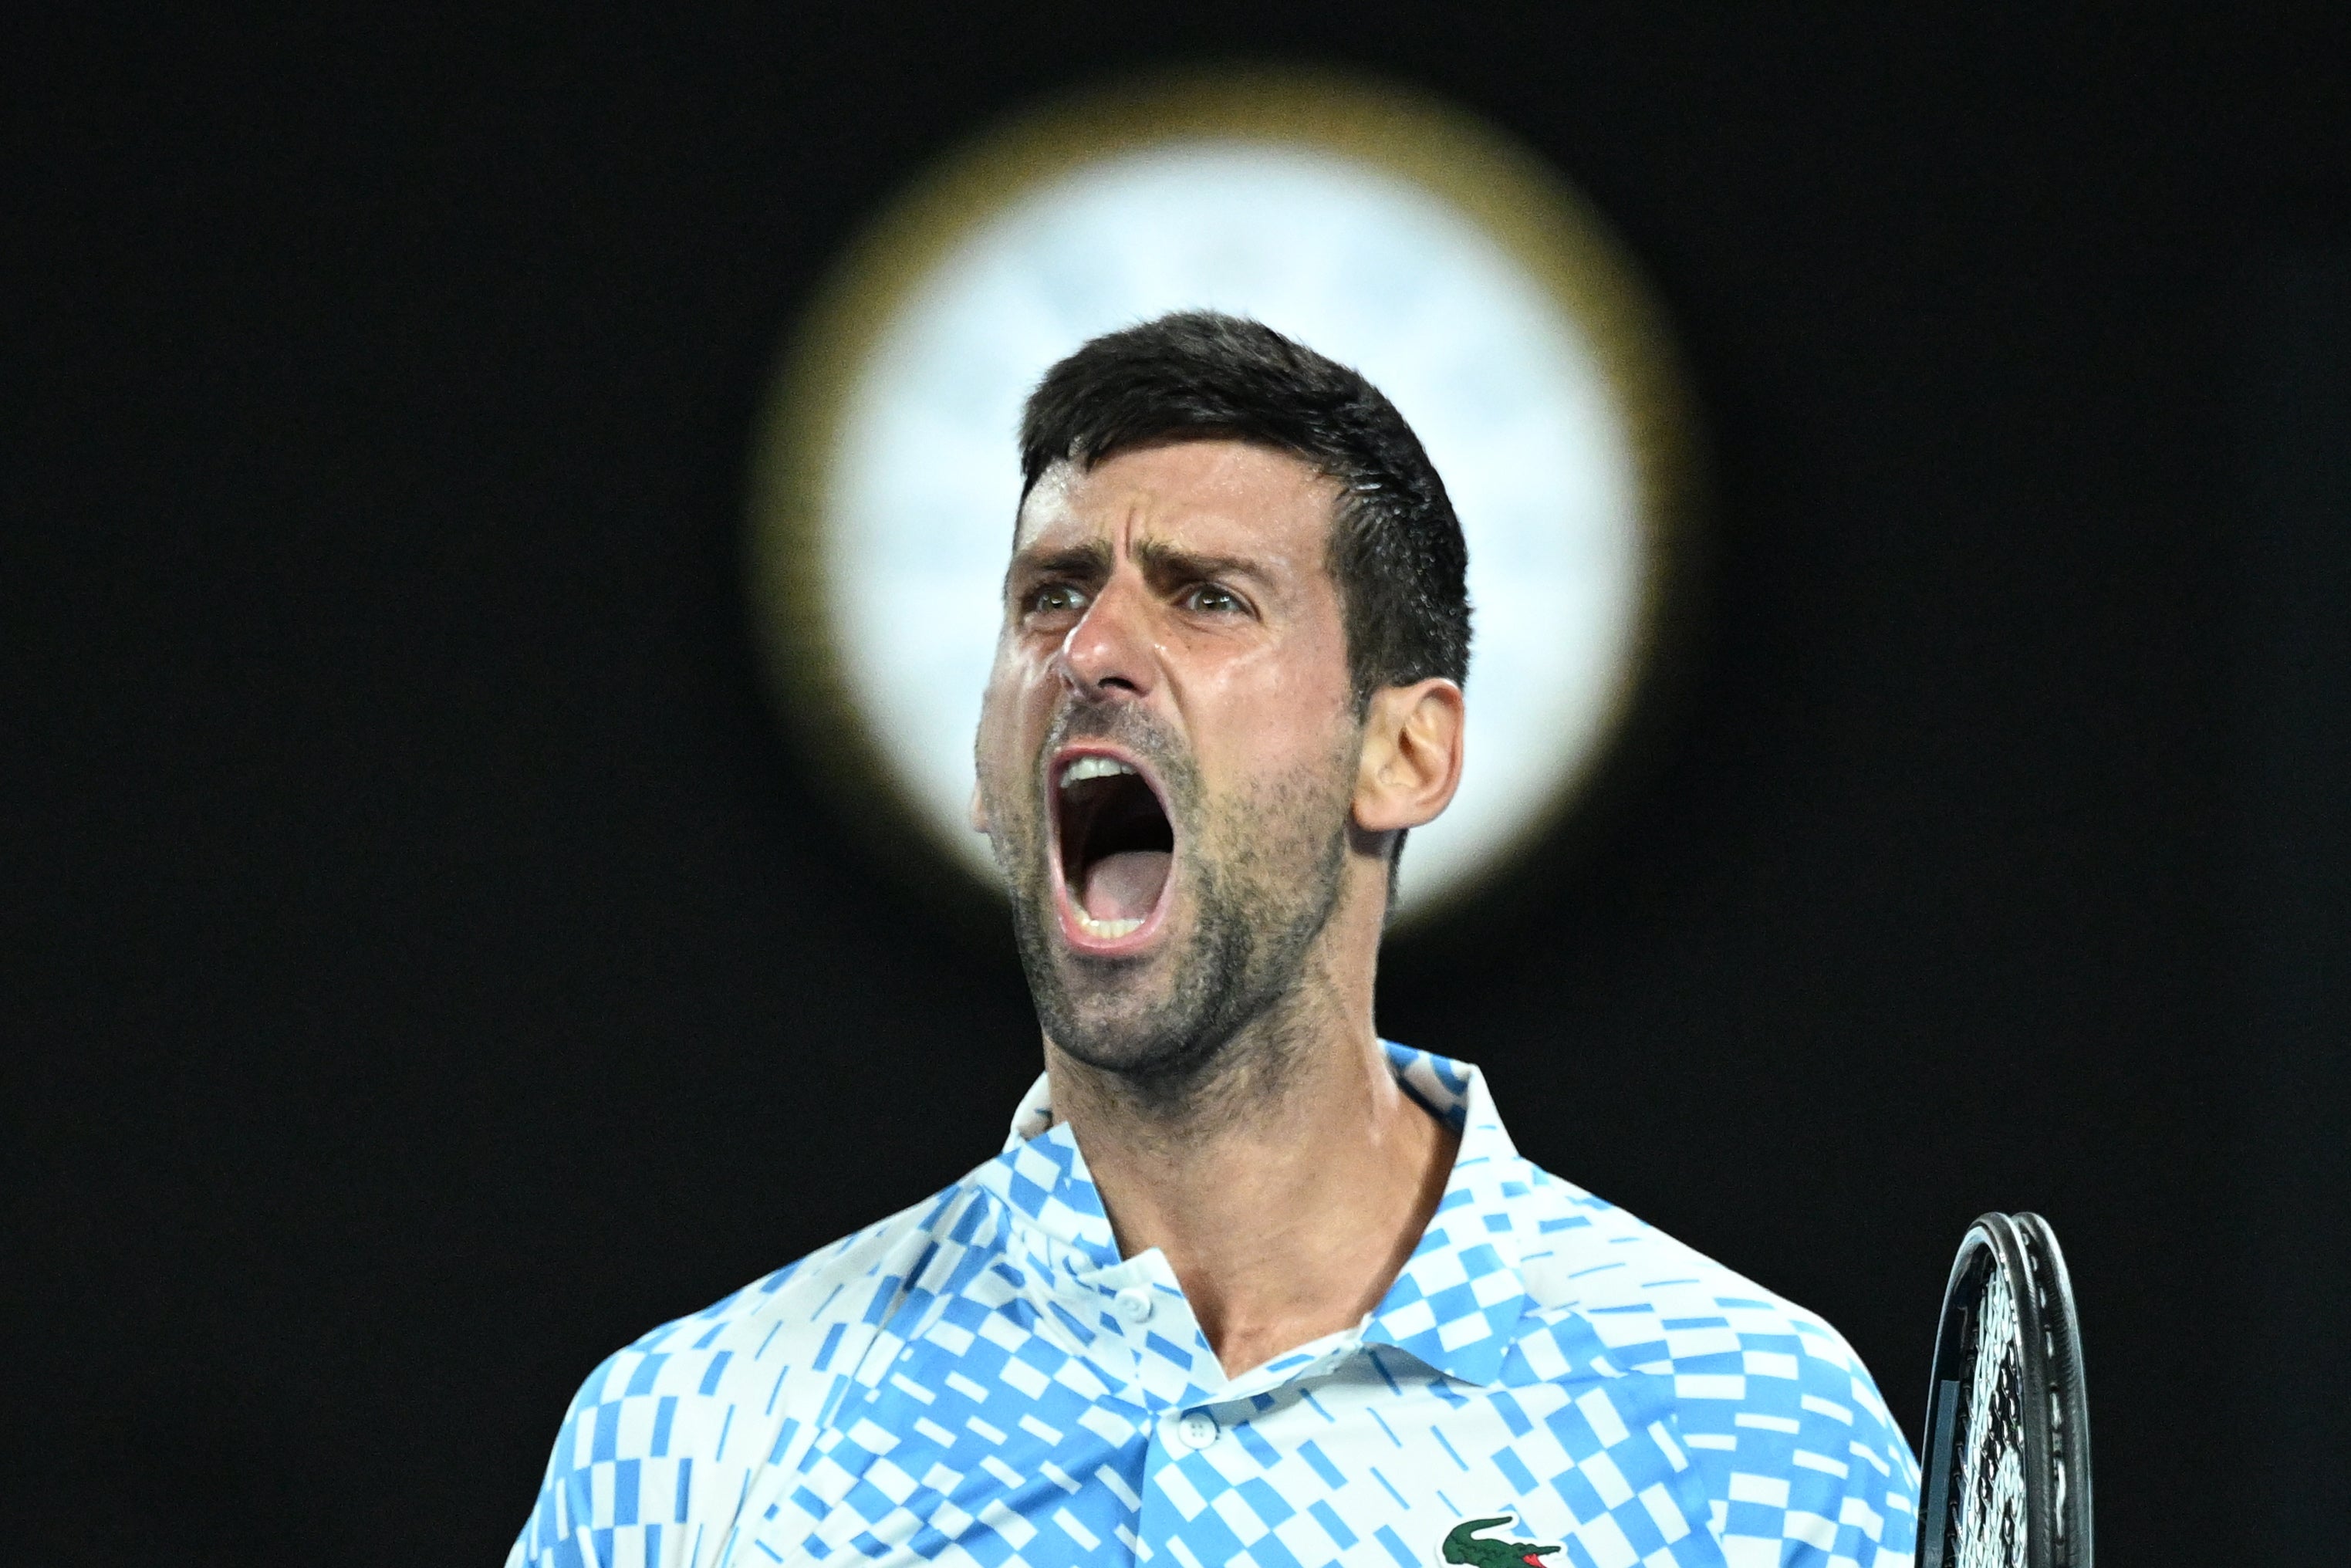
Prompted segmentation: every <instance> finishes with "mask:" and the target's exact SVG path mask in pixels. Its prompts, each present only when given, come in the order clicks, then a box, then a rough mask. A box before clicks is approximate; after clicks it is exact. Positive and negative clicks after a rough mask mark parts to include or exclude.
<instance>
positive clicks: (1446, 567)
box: [1020, 310, 1469, 709]
mask: <svg viewBox="0 0 2351 1568" xmlns="http://www.w3.org/2000/svg"><path fill="white" fill-rule="evenodd" d="M1189 436H1199V437H1216V436H1223V437H1228V438H1231V439H1234V440H1238V441H1247V442H1252V443H1255V444H1259V445H1261V446H1270V447H1272V448H1275V449H1276V450H1279V451H1282V452H1287V453H1289V454H1290V455H1293V456H1296V457H1299V458H1301V459H1303V460H1304V461H1306V462H1307V463H1309V464H1311V465H1313V466H1314V467H1315V468H1317V469H1318V470H1320V471H1321V472H1322V474H1323V475H1324V476H1326V477H1328V478H1330V479H1332V480H1335V481H1336V482H1337V483H1338V485H1339V486H1340V500H1339V505H1338V507H1337V512H1336V515H1335V516H1334V517H1332V529H1331V543H1330V548H1329V554H1328V557H1327V559H1328V561H1329V565H1330V569H1331V576H1332V580H1333V581H1335V582H1336V583H1337V584H1338V587H1339V598H1340V603H1341V605H1342V606H1343V613H1344V616H1345V626H1346V633H1347V674H1348V678H1349V680H1350V681H1351V682H1352V684H1353V687H1354V695H1355V702H1356V706H1357V707H1358V708H1359V709H1360V708H1361V707H1362V706H1363V705H1364V704H1365V703H1367V702H1369V701H1370V700H1371V695H1372V694H1373V693H1374V692H1375V691H1377V690H1378V689H1380V688H1381V687H1383V686H1401V685H1411V684H1412V683H1413V682H1415V681H1420V680H1426V679H1427V678H1429V677H1430V676H1432V675H1442V676H1444V677H1446V678H1447V679H1448V680H1452V681H1456V682H1458V681H1461V680H1464V679H1465V678H1466V677H1467V676H1468V673H1469V593H1468V582H1467V580H1466V579H1467V575H1468V566H1469V550H1468V546H1467V545H1465V544H1464V543H1463V542H1462V538H1461V524H1460V522H1459V520H1458V518H1456V517H1454V515H1453V503H1452V501H1451V500H1450V499H1449V498H1448V497H1447V496H1446V494H1445V481H1444V480H1442V479H1440V478H1438V477H1437V469H1436V468H1435V466H1433V465H1431V464H1430V463H1429V461H1428V454H1427V453H1426V452H1425V451H1423V450H1422V449H1421V444H1420V438H1419V437H1418V436H1416V435H1415V434H1413V433H1412V426H1410V425H1408V424H1406V423H1405V422H1404V416H1403V415H1402V414H1400V413H1397V412H1396V410H1395V404H1394V403H1392V402H1388V400H1387V399H1386V398H1385V397H1384V396H1383V395H1381V392H1380V390H1379V389H1378V388H1377V387H1375V386H1374V385H1372V383H1371V382H1368V381H1365V380H1364V378H1363V376H1362V375H1361V374H1359V373H1358V372H1356V371H1352V370H1350V369H1348V368H1347V367H1346V366H1344V365H1343V364H1340V363H1338V362H1337V361H1334V360H1330V359H1326V358H1324V357H1323V356H1322V355H1321V354H1318V353H1316V352H1315V351H1314V350H1311V349H1310V348H1308V347H1306V346H1305V345H1304V344H1303V343H1299V342H1294V341H1292V340H1290V339H1288V338H1285V337H1283V336H1282V335H1281V334H1280V333H1279V332H1277V331H1275V330H1274V329H1272V328H1270V327H1268V326H1266V325H1264V324H1263V323H1262V322H1259V321H1251V320H1248V319H1243V318H1241V317H1238V316H1226V315H1220V314H1218V313H1217V312H1216V311H1212V310H1180V311H1176V312H1175V313H1174V314H1172V315H1166V316H1162V317H1160V318H1159V319H1156V320H1153V321H1145V322H1144V323H1143V324H1142V325H1140V326H1135V327H1129V328H1126V329H1123V330H1122V331H1117V332H1107V333H1104V334H1103V335H1102V336H1101V337H1099V338H1096V339H1094V340H1092V342H1089V343H1087V344H1086V345H1085V346H1084V347H1082V348H1081V349H1079V350H1077V351H1076V352H1075V353H1073V354H1071V356H1070V357H1069V358H1067V359H1065V360H1063V361H1061V363H1059V364H1057V365H1055V366H1054V367H1053V368H1052V369H1051V370H1050V371H1046V372H1045V377H1044V380H1042V381H1040V382H1038V383H1037V390H1036V391H1035V392H1031V393H1029V405H1028V408H1027V410H1026V411H1025V412H1024V413H1023V414H1022V416H1021V420H1020V478H1021V485H1020V495H1021V498H1022V499H1023V500H1024V501H1025V500H1026V499H1027V498H1028V496H1029V491H1030V490H1032V489H1034V488H1035V487H1036V485H1037V481H1038V480H1039V479H1040V478H1042V477H1044V475H1045V471H1046V470H1047V469H1049V468H1050V467H1052V466H1053V465H1054V464H1056V463H1063V462H1067V463H1073V464H1075V465H1078V466H1080V467H1081V468H1083V467H1091V466H1092V465H1094V464H1096V463H1100V462H1101V461H1102V460H1103V459H1104V458H1106V457H1110V456H1113V455H1116V454H1117V453H1120V452H1123V451H1125V450H1128V449H1129V448H1132V447H1136V446H1142V445H1145V444H1150V443H1153V442H1158V441H1165V440H1168V439H1171V438H1175V439H1182V438H1185V437H1189Z"/></svg>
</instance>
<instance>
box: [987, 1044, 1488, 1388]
mask: <svg viewBox="0 0 2351 1568" xmlns="http://www.w3.org/2000/svg"><path fill="white" fill-rule="evenodd" d="M1381 1046H1382V1049H1383V1050H1384V1051H1386V1052H1387V1058H1388V1065H1389V1067H1390V1069H1391V1070H1392V1071H1394V1072H1395V1075H1396V1082H1398V1083H1399V1084H1400V1085H1401V1086H1402V1087H1403V1089H1404V1091H1405V1092H1406V1093H1408V1094H1410V1095H1411V1096H1412V1097H1413V1098H1414V1099H1415V1100H1416V1101H1418V1102H1419V1103H1421V1104H1422V1105H1424V1106H1425V1107H1426V1108H1427V1110H1428V1111H1429V1112H1430V1113H1431V1114H1433V1115H1436V1116H1438V1117H1440V1118H1442V1119H1443V1120H1444V1121H1445V1122H1446V1123H1447V1124H1449V1125H1450V1126H1451V1127H1452V1128H1453V1129H1454V1130H1455V1131H1456V1132H1458V1133H1459V1134H1461V1146H1460V1149H1459V1151H1458V1153H1457V1154H1456V1155H1454V1159H1453V1170H1452V1173H1451V1175H1450V1176H1447V1180H1446V1184H1445V1195H1444V1197H1441V1198H1440V1199H1438V1201H1437V1212H1436V1214H1435V1215H1433V1216H1432V1217H1431V1218H1430V1219H1429V1222H1428V1228H1427V1229H1426V1231H1424V1232H1423V1233H1422V1235H1421V1239H1420V1245H1419V1246H1418V1247H1416V1248H1415V1249H1414V1250H1413V1254H1412V1256H1411V1258H1410V1259H1408V1260H1406V1261H1405V1266H1404V1269H1403V1270H1402V1271H1401V1272H1400V1273H1398V1274H1397V1276H1396V1281H1395V1284H1394V1285H1392V1286H1390V1287H1389V1288H1388V1292H1387V1294H1386V1295H1385V1296H1384V1298H1382V1300H1381V1301H1380V1304H1379V1306H1378V1307H1376V1308H1375V1309H1374V1310H1373V1312H1372V1314H1371V1316H1370V1317H1369V1318H1368V1319H1366V1320H1365V1321H1364V1329H1363V1343H1365V1344H1367V1345H1392V1346H1394V1347H1395V1348H1396V1349H1398V1350H1401V1351H1403V1352H1405V1353H1406V1354H1409V1355H1411V1356H1413V1357H1414V1358H1415V1359H1416V1360H1418V1361H1421V1362H1423V1363H1425V1364H1427V1365H1428V1366H1430V1367H1432V1368H1434V1369H1435V1370H1437V1371H1438V1372H1441V1373H1444V1374H1445V1375H1447V1376H1449V1377H1457V1378H1459V1379H1461V1380H1463V1381H1464V1382H1468V1383H1475V1384H1480V1385H1485V1384H1491V1383H1493V1382H1495V1381H1496V1380H1497V1379H1499V1376H1500V1375H1501V1370H1502V1361H1503V1358H1504V1357H1505V1356H1506V1355H1507V1354H1509V1353H1510V1345H1511V1343H1512V1342H1513V1341H1514V1340H1515V1339H1516V1338H1517V1331H1518V1324H1519V1320H1520V1318H1521V1317H1522V1316H1523V1315H1524V1314H1525V1312H1526V1311H1527V1308H1528V1306H1529V1305H1530V1299H1529V1297H1528V1294H1527V1291H1526V1288H1525V1285H1524V1283H1523V1281H1522V1279H1521V1274H1520V1266H1521V1262H1522V1260H1523V1256H1524V1249H1523V1246H1522V1239H1521V1237H1520V1234H1519V1230H1518V1223H1519V1221H1518V1217H1517V1214H1516V1211H1517V1210H1518V1209H1519V1208H1520V1207H1522V1205H1523V1200H1524V1199H1525V1198H1526V1197H1527V1195H1528V1193H1529V1191H1530V1188H1531V1173H1530V1172H1529V1170H1528V1168H1527V1166H1526V1164H1525V1162H1524V1161H1522V1160H1520V1157H1519V1152H1518V1148H1517V1146H1516V1145H1513V1144H1512V1143H1511V1142H1510V1133H1509V1132H1508V1131H1507V1130H1506V1129H1505V1128H1504V1127H1503V1125H1502V1119H1501V1117H1500V1116H1499V1114H1498V1113H1496V1111H1495V1109H1494V1103H1493V1099H1492V1096H1491V1095H1490V1094H1489V1092H1487V1088H1486V1080H1485V1075H1484V1074H1483V1073H1481V1072H1479V1071H1478V1069H1477V1068H1476V1067H1474V1066H1471V1065H1470V1064H1469V1063H1468V1062H1465V1061H1450V1060H1448V1059H1447V1058H1445V1057H1442V1056H1437V1055H1434V1054H1432V1053H1430V1052H1428V1051H1415V1050H1413V1049H1411V1048H1410V1047H1408V1046H1402V1045H1396V1044H1393V1043H1391V1042H1388V1041H1385V1040H1383V1041H1382V1042H1381ZM974 1175H975V1178H976V1179H977V1182H978V1183H979V1185H981V1186H985V1187H987V1188H988V1189H989V1190H991V1191H993V1192H994V1193H995V1194H996V1195H997V1196H998V1197H1000V1198H1001V1199H1003V1200H1004V1202H1005V1204H1006V1206H1007V1207H1008V1208H1010V1209H1011V1210H1012V1211H1013V1213H1014V1214H1015V1215H1017V1216H1019V1218H1020V1219H1022V1220H1025V1221H1026V1222H1027V1224H1026V1227H1025V1228H1029V1229H1030V1230H1033V1231H1034V1232H1036V1233H1038V1234H1036V1235H1034V1236H1032V1237H1031V1238H1030V1239H1031V1242H1032V1244H1034V1245H1036V1246H1037V1249H1038V1250H1039V1251H1040V1252H1041V1253H1044V1254H1047V1255H1052V1254H1061V1256H1063V1257H1065V1258H1068V1255H1069V1254H1070V1253H1075V1254H1076V1255H1077V1256H1076V1257H1074V1258H1068V1260H1069V1262H1070V1263H1071V1264H1076V1265H1080V1266H1085V1265H1091V1267H1092V1269H1097V1270H1098V1269H1106V1268H1110V1267H1112V1266H1113V1265H1115V1264H1116V1263H1117V1262H1118V1261H1119V1256H1118V1243H1117V1240H1116V1239H1115V1238H1114V1237H1113V1235H1112V1234H1111V1228H1110V1218H1109V1216H1108V1215H1107V1214H1105V1213H1104V1212H1103V1209H1102V1197H1101V1195H1100V1194H1099V1193H1098V1192H1096V1191H1095V1190H1094V1184H1093V1178H1092V1176H1091V1175H1090V1174H1089V1173H1088V1172H1087V1170H1086V1163H1085V1155H1083V1154H1081V1152H1080V1151H1079V1149H1078V1145H1077V1139H1076V1138H1075V1137H1074V1136H1073V1135H1072V1134H1071V1131H1070V1128H1069V1125H1068V1124H1066V1123H1063V1122H1060V1121H1057V1120H1055V1119H1054V1116H1053V1107H1052V1095H1051V1092H1050V1081H1049V1079H1048V1078H1046V1077H1045V1076H1044V1075H1042V1074H1040V1076H1039V1077H1038V1079H1037V1082H1036V1083H1035V1084H1034V1085H1032V1086H1031V1087H1030V1089H1029V1092H1028V1094H1027V1096H1026V1097H1025V1098H1023V1099H1022V1101H1021V1103H1020V1107H1019V1110H1018V1111H1017V1112H1016V1113H1014V1115H1013V1121H1012V1128H1011V1132H1010V1134H1009V1135H1008V1137H1007V1138H1006V1140H1005V1145H1004V1153H1003V1154H1002V1155H999V1156H998V1158H997V1159H995V1160H992V1161H990V1162H989V1163H988V1164H987V1165H986V1166H981V1167H980V1169H979V1170H978V1171H977V1172H976V1173H974Z"/></svg>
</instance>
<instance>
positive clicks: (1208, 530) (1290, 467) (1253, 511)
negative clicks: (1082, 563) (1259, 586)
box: [1013, 437, 1339, 561]
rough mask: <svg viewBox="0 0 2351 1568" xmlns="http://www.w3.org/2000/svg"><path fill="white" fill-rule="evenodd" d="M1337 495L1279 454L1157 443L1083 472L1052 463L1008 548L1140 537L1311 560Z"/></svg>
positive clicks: (1311, 471)
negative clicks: (1011, 544) (1010, 546)
mask: <svg viewBox="0 0 2351 1568" xmlns="http://www.w3.org/2000/svg"><path fill="white" fill-rule="evenodd" d="M1338 498H1339V486H1338V485H1337V484H1336V483H1335V482H1334V481H1332V480H1331V479H1328V478H1326V477H1324V476H1322V474H1321V473H1320V472H1319V471H1317V470H1316V469H1315V468H1314V467H1313V465H1311V464H1309V463H1307V462H1305V461H1304V460H1303V459H1301V458H1298V457H1293V456H1291V455H1290V454H1289V453H1286V452H1279V451H1276V450H1274V449H1273V448H1271V447H1267V446H1259V445H1257V444H1253V443H1250V442H1246V441H1233V440H1228V439H1225V438H1221V437H1219V438H1214V439H1205V440H1188V441H1171V442H1163V443H1158V444H1152V445H1148V446H1140V447H1134V448H1130V449H1129V450H1127V451H1124V452H1121V453H1118V454H1117V455H1113V456H1111V457H1107V458H1104V459H1103V460H1102V462H1100V463H1097V464H1095V465H1093V466H1092V467H1091V468H1080V467H1078V466H1077V465H1074V464H1070V463H1057V464H1055V465H1053V466H1052V467H1051V468H1050V469H1048V470H1047V471H1046V472H1045V474H1044V476H1043V477H1041V478H1040V479H1039V480H1038V481H1037V486H1036V487H1035V488H1034V489H1032V490H1030V491H1029V497H1028V499H1027V500H1025V501H1023V502H1022V503H1021V507H1020V521H1019V529H1018V531H1017V533H1016V534H1015V536H1014V539H1013V548H1014V549H1015V551H1016V552H1023V551H1027V550H1029V549H1050V548H1052V547H1054V546H1057V545H1066V544H1072V543H1077V542H1080V541H1082V540H1090V539H1106V540H1109V541H1111V542H1113V544H1124V543H1127V542H1130V541H1131V540H1133V539H1137V538H1142V539H1150V540H1153V541H1155V542H1158V543H1163V544H1170V545H1180V546H1183V547H1185V548H1186V549H1201V550H1214V551H1216V552H1217V553H1218V554H1225V555H1239V554H1248V555H1250V556H1277V557H1293V556H1294V557H1298V558H1300V559H1301V561H1302V560H1303V559H1304V558H1305V557H1306V555H1307V554H1308V553H1309V552H1311V555H1312V557H1313V559H1316V560H1318V561H1319V560H1320V559H1321V557H1322V549H1323V547H1324V545H1325V544H1326V543H1327V541H1328V538H1329V535H1330V529H1331V522H1332V517H1333V515H1334V514H1335V511H1336V508H1337V502H1338Z"/></svg>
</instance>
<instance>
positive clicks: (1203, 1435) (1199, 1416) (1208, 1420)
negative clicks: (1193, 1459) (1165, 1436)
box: [1175, 1410, 1217, 1448]
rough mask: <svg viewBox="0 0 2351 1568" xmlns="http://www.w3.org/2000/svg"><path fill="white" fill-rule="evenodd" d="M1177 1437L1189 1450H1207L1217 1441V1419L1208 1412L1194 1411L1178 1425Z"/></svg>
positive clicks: (1176, 1429) (1176, 1428)
mask: <svg viewBox="0 0 2351 1568" xmlns="http://www.w3.org/2000/svg"><path fill="white" fill-rule="evenodd" d="M1175 1436H1176V1437H1180V1438H1182V1439H1183V1441H1184V1446H1185V1447H1186V1448H1207V1446H1208V1445H1209V1444H1211V1443H1213V1442H1215V1441H1216V1440H1217V1418H1216V1417H1215V1416H1211V1415H1209V1414H1208V1413H1207V1411H1206V1410H1194V1411H1191V1412H1189V1413H1188V1414H1186V1416H1185V1417H1184V1418H1183V1419H1182V1420H1181V1421H1178V1422H1176V1423H1175Z"/></svg>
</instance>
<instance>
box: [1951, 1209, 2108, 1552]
mask: <svg viewBox="0 0 2351 1568" xmlns="http://www.w3.org/2000/svg"><path fill="white" fill-rule="evenodd" d="M2081 1366H2082V1356H2081V1340H2080V1335H2079V1332H2078V1329H2077V1328H2076V1326H2075V1322H2074V1301H2073V1291H2072V1288H2071V1285H2070V1282H2069V1281H2068V1280H2067V1277H2066V1274H2065V1265H2064V1254H2063V1253H2062V1252H2060V1251H2059V1250H2058V1249H2057V1239H2056V1236H2055V1234H2054V1233H2053V1232H2052V1231H2051V1230H2050V1228H2049V1226H2048V1223H2047V1222H2046V1221H2045V1220H2043V1219H2042V1218H2040V1217H2038V1216H2037V1215H2019V1216H2014V1217H2011V1216H2009V1215H2005V1214H1987V1215H1983V1216H1981V1217H1980V1218H1978V1219H1977V1220H1976V1222H1975V1223H1974V1224H1973V1225H1970V1227H1969V1228H1968V1233H1967V1235H1966V1236H1965V1237H1963V1238H1962V1239H1960V1242H1959V1255H1958V1257H1957V1258H1955V1259H1954V1260H1952V1264H1951V1275H1950V1279H1949V1282H1948V1283H1947V1284H1946V1285H1945V1287H1944V1291H1943V1314H1942V1321H1941V1322H1940V1324H1939V1325H1938V1328H1937V1331H1936V1335H1935V1364H1934V1372H1933V1375H1932V1378H1931V1380H1930V1383H1929V1385H1928V1399H1927V1424H1926V1428H1925V1444H1926V1449H1925V1452H1926V1474H1925V1480H1926V1485H1925V1488H1924V1491H1923V1495H1922V1498H1921V1508H1920V1513H1919V1541H1918V1563H1919V1564H1920V1568H2090V1532H2089V1503H2090V1487H2089V1416H2088V1409H2087V1404H2086V1401H2085V1397H2084V1390H2083V1383H2082V1375H2081Z"/></svg>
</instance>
